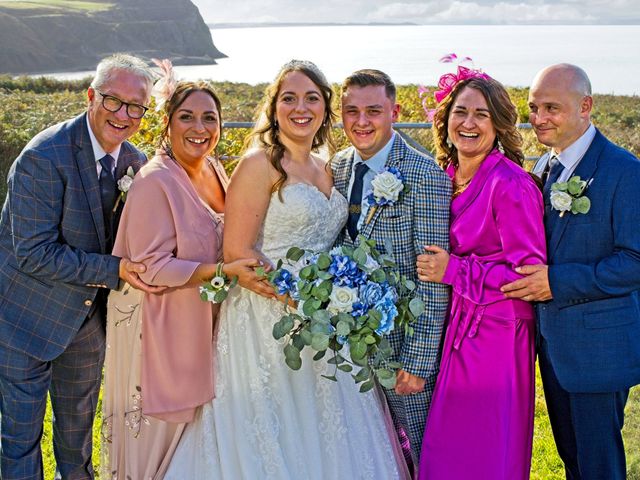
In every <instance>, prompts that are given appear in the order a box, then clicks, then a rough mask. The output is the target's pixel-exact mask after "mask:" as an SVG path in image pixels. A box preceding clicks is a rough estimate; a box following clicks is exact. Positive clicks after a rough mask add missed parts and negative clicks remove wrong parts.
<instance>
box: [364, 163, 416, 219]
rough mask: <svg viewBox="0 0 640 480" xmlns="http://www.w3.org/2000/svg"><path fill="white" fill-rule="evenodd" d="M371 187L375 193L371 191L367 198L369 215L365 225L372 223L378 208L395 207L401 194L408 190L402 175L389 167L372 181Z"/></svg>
mask: <svg viewBox="0 0 640 480" xmlns="http://www.w3.org/2000/svg"><path fill="white" fill-rule="evenodd" d="M371 186H372V187H373V191H370V192H369V193H368V194H367V196H366V200H367V203H368V204H369V213H368V215H367V218H366V220H365V224H367V223H369V222H370V221H371V219H372V218H373V214H374V213H375V212H376V210H377V209H378V207H383V206H385V205H393V204H394V203H396V202H397V201H398V199H399V198H400V194H401V193H402V192H406V191H407V190H408V188H407V187H406V186H405V185H404V178H403V177H402V173H401V172H400V170H398V169H397V168H395V167H387V168H385V169H384V170H383V171H382V172H380V173H378V174H377V175H376V176H375V177H374V179H373V180H372V181H371Z"/></svg>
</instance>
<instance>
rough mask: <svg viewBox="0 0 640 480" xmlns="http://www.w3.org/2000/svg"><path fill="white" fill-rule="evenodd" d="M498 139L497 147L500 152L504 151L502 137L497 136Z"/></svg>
mask: <svg viewBox="0 0 640 480" xmlns="http://www.w3.org/2000/svg"><path fill="white" fill-rule="evenodd" d="M496 139H497V144H496V147H497V148H498V151H499V152H500V153H504V147H503V146H502V142H501V141H500V138H498V137H496Z"/></svg>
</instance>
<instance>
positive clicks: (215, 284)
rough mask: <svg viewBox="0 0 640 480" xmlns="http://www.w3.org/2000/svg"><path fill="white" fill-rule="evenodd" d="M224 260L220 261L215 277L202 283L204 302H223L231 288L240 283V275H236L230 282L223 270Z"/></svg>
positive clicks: (201, 295) (200, 288) (201, 289)
mask: <svg viewBox="0 0 640 480" xmlns="http://www.w3.org/2000/svg"><path fill="white" fill-rule="evenodd" d="M223 267H224V262H220V263H218V266H217V267H216V274H215V275H214V276H213V278H212V279H211V280H210V281H208V282H205V283H203V284H202V285H200V287H199V290H200V298H201V299H202V301H203V302H211V303H222V302H223V301H224V299H225V298H227V295H228V293H229V290H230V289H231V288H233V287H234V286H235V285H236V284H237V283H238V277H234V278H233V280H231V281H230V282H229V281H228V278H227V276H226V275H225V273H224V272H223V271H222V269H223Z"/></svg>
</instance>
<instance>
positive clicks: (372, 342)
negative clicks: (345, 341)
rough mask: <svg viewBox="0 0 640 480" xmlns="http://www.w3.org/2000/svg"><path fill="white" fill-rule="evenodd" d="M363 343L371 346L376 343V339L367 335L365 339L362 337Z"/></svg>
mask: <svg viewBox="0 0 640 480" xmlns="http://www.w3.org/2000/svg"><path fill="white" fill-rule="evenodd" d="M364 343H366V344H367V345H373V344H374V343H376V337H374V336H373V335H367V336H366V337H364Z"/></svg>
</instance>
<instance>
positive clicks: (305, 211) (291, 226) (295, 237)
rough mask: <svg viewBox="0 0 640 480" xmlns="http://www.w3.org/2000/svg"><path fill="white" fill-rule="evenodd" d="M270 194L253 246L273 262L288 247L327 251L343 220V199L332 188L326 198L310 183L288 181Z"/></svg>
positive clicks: (344, 209) (345, 201) (344, 216)
mask: <svg viewBox="0 0 640 480" xmlns="http://www.w3.org/2000/svg"><path fill="white" fill-rule="evenodd" d="M281 193H282V201H280V199H279V198H278V193H277V192H274V193H273V195H272V196H271V201H270V203H269V208H268V209H267V214H266V216H265V219H264V226H263V229H262V232H261V233H260V235H259V237H258V242H257V248H258V249H259V250H260V251H262V253H263V254H264V255H265V256H266V257H267V258H269V259H270V260H271V261H273V262H274V263H275V262H276V261H277V260H278V259H280V258H284V256H285V255H286V253H287V250H289V248H291V247H292V246H296V247H300V248H304V249H306V250H312V251H320V250H328V249H330V248H331V246H332V245H333V242H334V240H335V239H336V237H337V236H338V233H339V232H340V230H341V229H342V227H343V226H344V223H345V222H346V221H347V200H346V199H345V198H344V197H343V196H342V195H341V194H340V192H338V191H337V190H336V189H335V188H333V189H332V190H331V197H330V198H327V197H326V196H325V195H324V193H322V192H321V191H320V190H318V188H316V187H315V186H314V185H310V184H308V183H292V184H289V185H286V186H285V187H284V188H283V189H282V191H281Z"/></svg>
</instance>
